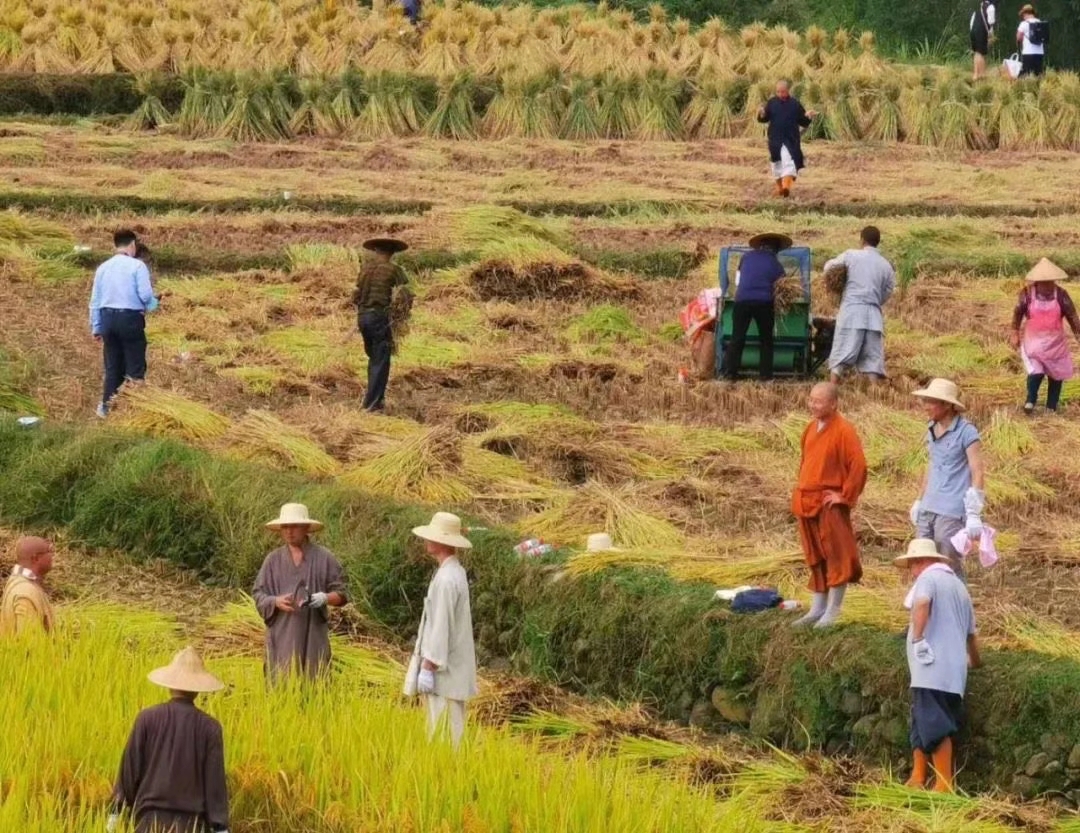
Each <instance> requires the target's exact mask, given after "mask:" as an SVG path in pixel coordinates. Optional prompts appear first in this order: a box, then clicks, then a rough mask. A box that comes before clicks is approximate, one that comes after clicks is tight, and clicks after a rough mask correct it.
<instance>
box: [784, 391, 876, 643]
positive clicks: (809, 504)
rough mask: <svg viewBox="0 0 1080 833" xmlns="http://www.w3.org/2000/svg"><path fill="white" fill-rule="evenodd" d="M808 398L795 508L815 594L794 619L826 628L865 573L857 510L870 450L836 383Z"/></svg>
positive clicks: (792, 504)
mask: <svg viewBox="0 0 1080 833" xmlns="http://www.w3.org/2000/svg"><path fill="white" fill-rule="evenodd" d="M808 404H809V408H810V414H811V416H812V417H813V419H811V420H810V423H809V424H808V425H807V426H806V430H805V431H803V435H802V443H801V448H802V461H801V462H800V464H799V480H798V483H797V484H796V486H795V492H794V494H793V495H792V497H791V511H792V514H794V515H795V517H796V518H797V519H798V522H799V536H800V538H801V540H802V547H803V554H804V556H805V557H806V565H807V566H808V567H809V568H810V590H811V591H812V592H813V594H814V598H813V602H812V603H811V605H810V610H809V611H808V612H807V613H806V615H805V616H802V617H801V618H799V619H797V620H796V621H795V622H794V624H795V625H796V626H805V625H811V624H812V625H814V626H815V627H818V628H824V627H828V626H829V625H831V624H833V623H834V622H835V621H836V620H837V619H838V618H839V616H840V609H841V607H842V605H843V603H844V593H845V591H846V590H847V586H848V585H849V584H852V583H857V582H858V581H859V579H861V578H862V564H861V563H860V561H859V545H858V543H857V542H856V540H855V530H854V528H853V527H852V525H851V512H852V510H854V508H855V504H856V503H858V501H859V497H860V496H861V495H862V491H863V489H864V488H865V487H866V456H865V455H864V454H863V448H862V443H861V442H860V441H859V435H858V434H857V433H855V428H854V426H852V425H851V423H850V422H848V421H847V420H846V419H844V417H842V416H841V415H840V414H839V413H838V411H837V408H838V406H839V391H838V389H837V387H836V385H834V384H832V383H831V382H821V383H819V384H817V385H814V388H813V390H811V391H810V400H809V403H808Z"/></svg>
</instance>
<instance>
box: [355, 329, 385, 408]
mask: <svg viewBox="0 0 1080 833" xmlns="http://www.w3.org/2000/svg"><path fill="white" fill-rule="evenodd" d="M359 324H360V335H362V336H363V337H364V352H365V353H367V357H368V368H367V390H366V391H364V404H363V407H364V408H365V409H366V410H369V411H381V410H382V409H383V399H384V398H385V397H386V385H387V383H388V382H389V381H390V343H391V338H392V336H391V333H390V313H389V312H387V311H386V310H365V311H364V312H361V313H360V320H359Z"/></svg>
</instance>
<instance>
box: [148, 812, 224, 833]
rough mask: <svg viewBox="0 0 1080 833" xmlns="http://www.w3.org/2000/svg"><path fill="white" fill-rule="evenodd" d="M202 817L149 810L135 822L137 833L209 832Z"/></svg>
mask: <svg viewBox="0 0 1080 833" xmlns="http://www.w3.org/2000/svg"><path fill="white" fill-rule="evenodd" d="M208 829H209V828H207V826H206V824H205V823H203V820H202V817H201V816H192V815H189V814H187V813H170V812H169V811H168V810H147V811H145V812H143V813H140V814H139V817H138V818H137V819H136V820H135V833H204V831H206V830H208Z"/></svg>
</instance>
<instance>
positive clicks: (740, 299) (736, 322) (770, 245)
mask: <svg viewBox="0 0 1080 833" xmlns="http://www.w3.org/2000/svg"><path fill="white" fill-rule="evenodd" d="M750 247H751V248H752V249H753V251H750V252H747V253H746V254H744V255H743V256H742V259H741V260H740V261H739V272H738V276H737V277H736V284H737V285H736V287H735V303H734V305H733V307H732V312H731V341H730V342H729V343H728V349H727V355H726V356H725V357H724V377H725V378H726V379H728V380H730V381H735V380H736V379H738V378H739V368H740V366H741V365H742V354H743V348H744V347H745V346H746V334H747V332H748V331H749V329H750V322H751V321H753V322H755V323H756V324H757V329H758V337H759V338H760V351H759V352H760V355H761V365H760V366H759V368H758V375H759V376H760V377H761V381H763V382H767V381H768V380H769V379H772V375H773V329H774V327H775V325H776V313H775V311H774V308H773V300H774V296H775V294H776V282H777V281H778V280H780V279H781V278H782V277H784V276H785V275H786V274H787V273H786V272H785V271H784V266H783V264H781V263H780V259H779V258H778V257H777V254H779V253H780V252H782V251H783V250H784V249H789V248H791V238H790V237H788V236H787V235H786V234H772V233H767V234H758V235H756V236H754V237H752V238H750Z"/></svg>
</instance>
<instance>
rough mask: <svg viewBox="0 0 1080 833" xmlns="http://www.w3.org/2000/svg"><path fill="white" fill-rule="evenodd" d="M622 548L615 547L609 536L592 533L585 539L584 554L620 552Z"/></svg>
mask: <svg viewBox="0 0 1080 833" xmlns="http://www.w3.org/2000/svg"><path fill="white" fill-rule="evenodd" d="M622 551H623V550H622V547H616V546H615V544H614V543H613V542H612V540H611V536H610V535H608V534H607V533H606V532H594V533H593V534H592V535H590V536H589V537H588V538H586V539H585V552H622Z"/></svg>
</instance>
